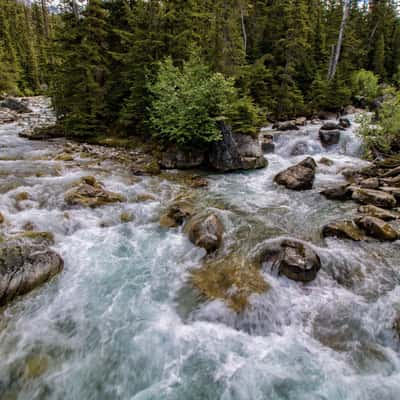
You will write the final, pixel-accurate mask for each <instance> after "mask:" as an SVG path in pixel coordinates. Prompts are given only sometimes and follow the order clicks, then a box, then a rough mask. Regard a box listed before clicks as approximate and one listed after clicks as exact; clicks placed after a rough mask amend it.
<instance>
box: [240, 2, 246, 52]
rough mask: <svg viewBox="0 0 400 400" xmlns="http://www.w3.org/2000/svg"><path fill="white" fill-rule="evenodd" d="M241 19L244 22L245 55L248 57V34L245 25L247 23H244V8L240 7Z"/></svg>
mask: <svg viewBox="0 0 400 400" xmlns="http://www.w3.org/2000/svg"><path fill="white" fill-rule="evenodd" d="M240 18H241V21H242V33H243V47H244V54H245V55H247V32H246V24H245V22H244V12H243V7H240Z"/></svg>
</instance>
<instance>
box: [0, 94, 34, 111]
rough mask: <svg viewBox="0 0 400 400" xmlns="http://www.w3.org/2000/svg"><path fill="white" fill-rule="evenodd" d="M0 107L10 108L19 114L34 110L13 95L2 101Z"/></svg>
mask: <svg viewBox="0 0 400 400" xmlns="http://www.w3.org/2000/svg"><path fill="white" fill-rule="evenodd" d="M0 107H3V108H8V109H9V110H12V111H15V112H17V113H19V114H23V113H31V112H32V110H31V109H29V108H28V107H27V106H26V105H25V104H24V103H22V102H21V101H19V100H17V99H14V98H12V97H7V98H6V99H5V100H3V101H2V102H1V103H0Z"/></svg>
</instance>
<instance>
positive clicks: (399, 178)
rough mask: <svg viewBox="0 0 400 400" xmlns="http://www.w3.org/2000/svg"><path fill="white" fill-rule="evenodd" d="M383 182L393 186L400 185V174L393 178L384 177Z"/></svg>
mask: <svg viewBox="0 0 400 400" xmlns="http://www.w3.org/2000/svg"><path fill="white" fill-rule="evenodd" d="M381 181H382V183H383V184H385V185H387V186H391V187H400V175H399V176H394V177H391V178H382V179H381Z"/></svg>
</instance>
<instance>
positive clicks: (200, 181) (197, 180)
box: [190, 176, 208, 189]
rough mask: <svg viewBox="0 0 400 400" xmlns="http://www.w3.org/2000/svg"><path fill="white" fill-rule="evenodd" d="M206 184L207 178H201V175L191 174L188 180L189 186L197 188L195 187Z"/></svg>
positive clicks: (205, 185) (201, 186)
mask: <svg viewBox="0 0 400 400" xmlns="http://www.w3.org/2000/svg"><path fill="white" fill-rule="evenodd" d="M207 186H208V180H207V179H206V178H203V177H202V176H193V177H192V179H191V182H190V187H192V188H194V189H197V188H204V187H207Z"/></svg>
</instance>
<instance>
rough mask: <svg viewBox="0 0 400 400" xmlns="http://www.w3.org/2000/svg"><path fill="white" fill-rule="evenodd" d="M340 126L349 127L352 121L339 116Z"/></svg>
mask: <svg viewBox="0 0 400 400" xmlns="http://www.w3.org/2000/svg"><path fill="white" fill-rule="evenodd" d="M339 127H340V128H342V129H347V128H350V127H351V122H350V120H349V119H348V118H343V117H342V118H339Z"/></svg>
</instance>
